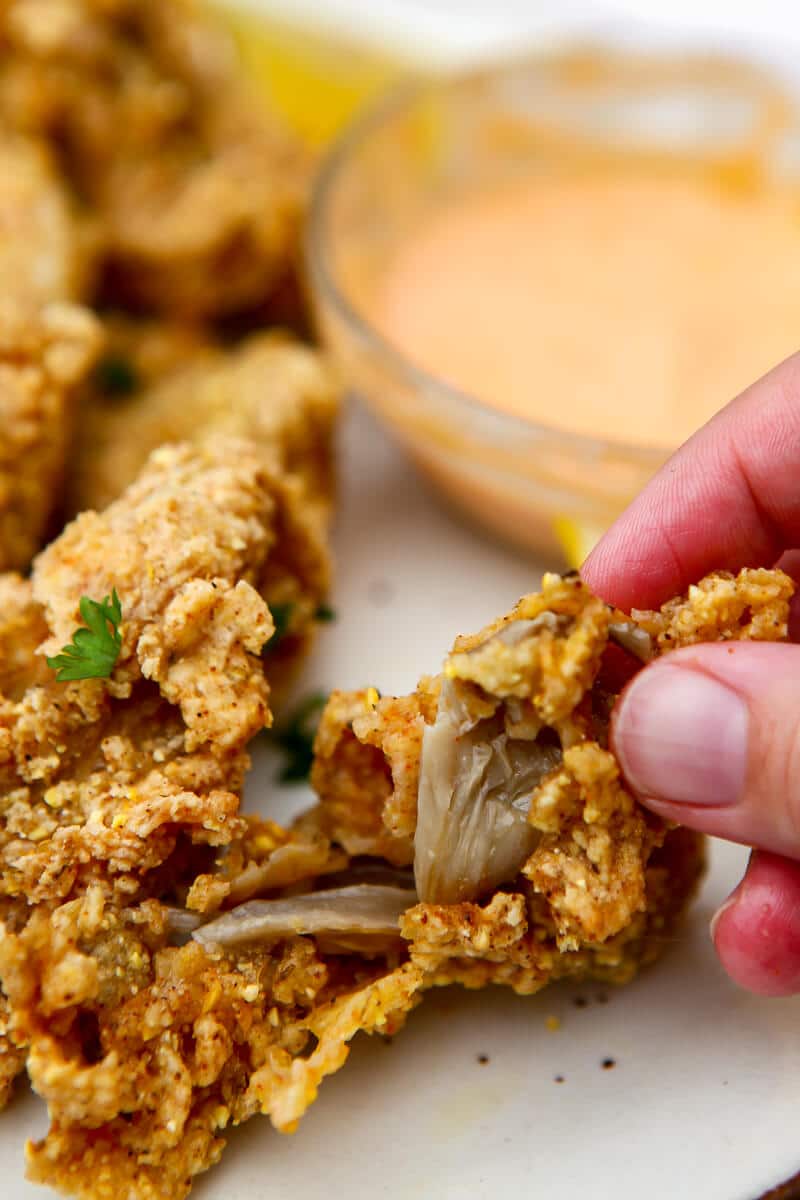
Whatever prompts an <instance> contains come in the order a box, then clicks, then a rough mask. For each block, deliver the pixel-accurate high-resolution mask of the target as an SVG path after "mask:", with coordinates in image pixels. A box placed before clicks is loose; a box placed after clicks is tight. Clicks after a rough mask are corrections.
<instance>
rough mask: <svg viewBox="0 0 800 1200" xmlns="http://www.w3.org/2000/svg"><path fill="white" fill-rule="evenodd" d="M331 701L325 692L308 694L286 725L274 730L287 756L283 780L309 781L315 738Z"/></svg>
mask: <svg viewBox="0 0 800 1200" xmlns="http://www.w3.org/2000/svg"><path fill="white" fill-rule="evenodd" d="M327 702H328V697H327V696H325V695H324V694H323V693H322V692H314V693H312V695H310V696H306V698H305V700H303V701H302V702H301V703H300V704H299V705H298V707H297V708H296V709H295V711H294V712H293V713H292V715H291V716H290V718H289V720H288V721H287V723H286V724H285V725H284V726H283V727H282V728H280V729H273V730H271V731H270V733H269V737H270V738H271V740H272V741H274V743H275V745H276V746H278V747H279V749H280V750H282V751H283V753H284V754H285V756H286V761H285V763H284V765H283V768H282V770H281V772H280V774H279V776H278V778H279V780H280V782H281V783H306V782H307V780H308V777H309V775H310V773H311V764H312V763H313V761H314V738H315V737H316V733H317V726H318V725H319V719H320V717H321V715H322V710H323V708H324V707H325V705H326V704H327Z"/></svg>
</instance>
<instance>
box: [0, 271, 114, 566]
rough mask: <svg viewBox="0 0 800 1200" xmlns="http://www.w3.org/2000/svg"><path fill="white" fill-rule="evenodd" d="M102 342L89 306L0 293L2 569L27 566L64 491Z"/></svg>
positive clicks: (0, 525)
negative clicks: (82, 396) (35, 304)
mask: <svg viewBox="0 0 800 1200" xmlns="http://www.w3.org/2000/svg"><path fill="white" fill-rule="evenodd" d="M1 254H2V250H0V255H1ZM99 344H100V332H99V326H98V324H97V322H96V321H95V319H94V318H93V317H92V315H91V314H90V313H89V312H87V311H86V310H85V309H81V308H77V307H76V306H74V305H70V304H64V303H58V302H54V303H51V304H47V305H45V306H44V307H42V308H30V307H28V306H27V305H24V304H21V303H18V302H17V301H16V300H15V299H14V298H13V297H12V296H9V295H5V296H0V570H4V571H6V570H9V569H11V568H24V567H26V566H27V565H28V563H29V562H30V560H31V558H32V556H33V555H34V554H35V552H36V551H37V550H38V549H39V546H40V545H41V542H42V540H43V537H44V535H45V532H46V529H47V525H48V522H49V519H50V516H51V514H52V512H53V510H54V508H55V506H56V504H57V503H58V499H59V495H60V491H61V483H62V478H63V474H64V466H65V459H66V455H67V448H68V445H69V439H70V436H71V431H72V422H73V415H74V409H75V390H76V387H77V385H78V384H79V383H80V382H81V380H82V378H83V377H84V376H85V374H86V372H87V370H88V369H89V367H90V365H91V363H92V361H93V359H94V357H95V355H96V353H97V351H98V348H99Z"/></svg>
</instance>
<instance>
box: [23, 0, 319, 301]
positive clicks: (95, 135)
mask: <svg viewBox="0 0 800 1200" xmlns="http://www.w3.org/2000/svg"><path fill="white" fill-rule="evenodd" d="M2 126H5V127H6V128H10V129H12V130H15V131H22V132H25V133H28V134H32V135H35V136H36V137H39V138H42V139H44V140H47V141H48V142H50V143H51V144H52V145H53V147H54V149H55V150H56V151H57V153H58V155H59V158H60V163H61V168H62V170H63V172H64V176H65V178H66V179H67V180H68V182H69V184H70V185H71V187H72V189H73V191H74V193H75V195H76V196H78V197H80V199H81V201H82V202H83V203H84V204H88V205H89V207H90V209H91V211H92V213H93V216H94V217H95V218H96V222H97V225H98V230H99V236H100V242H101V250H102V262H103V268H104V279H105V284H104V292H105V294H106V295H107V296H109V295H110V296H112V297H115V298H116V299H118V300H120V301H121V302H123V303H124V304H126V305H133V306H142V307H144V308H155V309H158V310H160V311H164V312H172V313H181V314H184V315H200V314H203V315H219V314H223V313H229V312H231V311H234V310H241V309H246V308H252V307H254V306H256V305H260V304H263V303H264V302H265V301H266V300H267V299H268V298H269V296H270V294H271V293H272V292H273V291H275V290H276V289H280V288H282V287H283V286H284V284H285V280H286V278H287V276H288V275H291V273H292V272H293V270H294V265H295V258H296V253H297V242H298V233H299V226H300V219H301V215H302V209H303V203H304V194H305V191H306V187H307V182H308V164H307V162H306V156H305V153H304V152H303V151H302V149H301V148H300V147H299V146H298V145H297V144H296V143H295V141H294V139H292V138H291V137H290V136H289V135H288V134H287V132H286V131H285V130H284V129H283V128H282V127H280V126H279V125H278V124H277V123H276V122H275V121H274V120H273V119H272V118H271V117H269V116H268V115H267V114H266V113H264V112H259V111H258V106H257V103H256V102H255V101H254V99H253V97H252V96H251V95H250V94H249V92H248V91H247V89H246V87H245V86H244V84H243V83H242V82H241V80H240V78H239V75H238V72H237V64H236V59H235V56H234V54H233V51H232V46H231V44H230V43H229V41H228V39H227V38H226V37H225V36H224V35H223V34H222V33H221V32H220V31H219V30H218V29H217V28H216V27H215V26H213V25H211V24H209V23H207V22H206V21H205V20H203V19H201V17H200V15H199V14H198V11H197V9H196V7H195V6H194V5H193V4H192V3H191V2H190V0H185V2H184V0H170V2H169V3H168V4H164V3H161V2H160V0H14V2H13V3H6V4H4V5H3V6H2V7H0V127H2Z"/></svg>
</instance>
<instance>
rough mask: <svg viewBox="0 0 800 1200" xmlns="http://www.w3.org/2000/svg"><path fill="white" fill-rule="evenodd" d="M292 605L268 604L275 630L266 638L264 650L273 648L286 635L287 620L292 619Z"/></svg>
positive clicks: (287, 628) (287, 629)
mask: <svg viewBox="0 0 800 1200" xmlns="http://www.w3.org/2000/svg"><path fill="white" fill-rule="evenodd" d="M293 610H294V605H293V604H291V603H289V604H270V606H269V611H270V612H271V613H272V620H273V623H274V625H275V632H274V633H273V634H272V636H271V637H270V638H268V640H267V643H266V645H265V646H264V649H265V650H275V649H276V648H277V647H278V645H279V644H280V643H281V642H282V641H283V639H284V638H285V637H286V634H287V633H288V632H289V622H290V621H291V619H292V612H293Z"/></svg>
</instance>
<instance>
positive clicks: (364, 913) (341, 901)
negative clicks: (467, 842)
mask: <svg viewBox="0 0 800 1200" xmlns="http://www.w3.org/2000/svg"><path fill="white" fill-rule="evenodd" d="M416 903H417V896H416V893H415V892H414V891H413V890H412V889H411V888H399V887H387V886H380V885H377V884H366V883H362V884H355V885H354V886H352V887H342V888H328V889H327V890H325V891H321V892H308V893H306V894H305V895H302V896H291V897H287V898H284V899H278V900H249V901H248V902H247V903H246V904H240V905H238V906H237V907H236V908H233V909H231V910H230V911H229V912H226V913H224V914H223V915H222V916H221V917H217V918H216V919H215V920H213V921H209V922H208V924H205V925H201V926H200V927H198V928H197V929H195V930H194V932H193V934H192V936H193V937H194V938H195V939H196V940H197V941H198V942H200V943H201V944H202V945H204V946H207V947H213V946H221V947H223V948H228V947H234V946H247V945H257V944H264V943H269V942H276V941H279V940H280V939H281V938H286V937H296V936H298V935H301V934H313V935H314V937H315V938H316V939H317V942H318V944H319V945H320V946H321V947H322V946H323V943H324V944H325V945H327V946H330V947H331V949H332V950H333V951H334V952H337V951H339V952H341V951H344V952H347V951H353V952H356V953H360V954H369V953H375V954H380V953H382V952H384V951H385V950H387V949H390V948H391V947H392V946H393V945H395V944H397V943H399V942H400V917H401V916H402V915H403V913H404V912H405V911H406V909H408V908H411V907H412V905H414V904H416Z"/></svg>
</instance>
